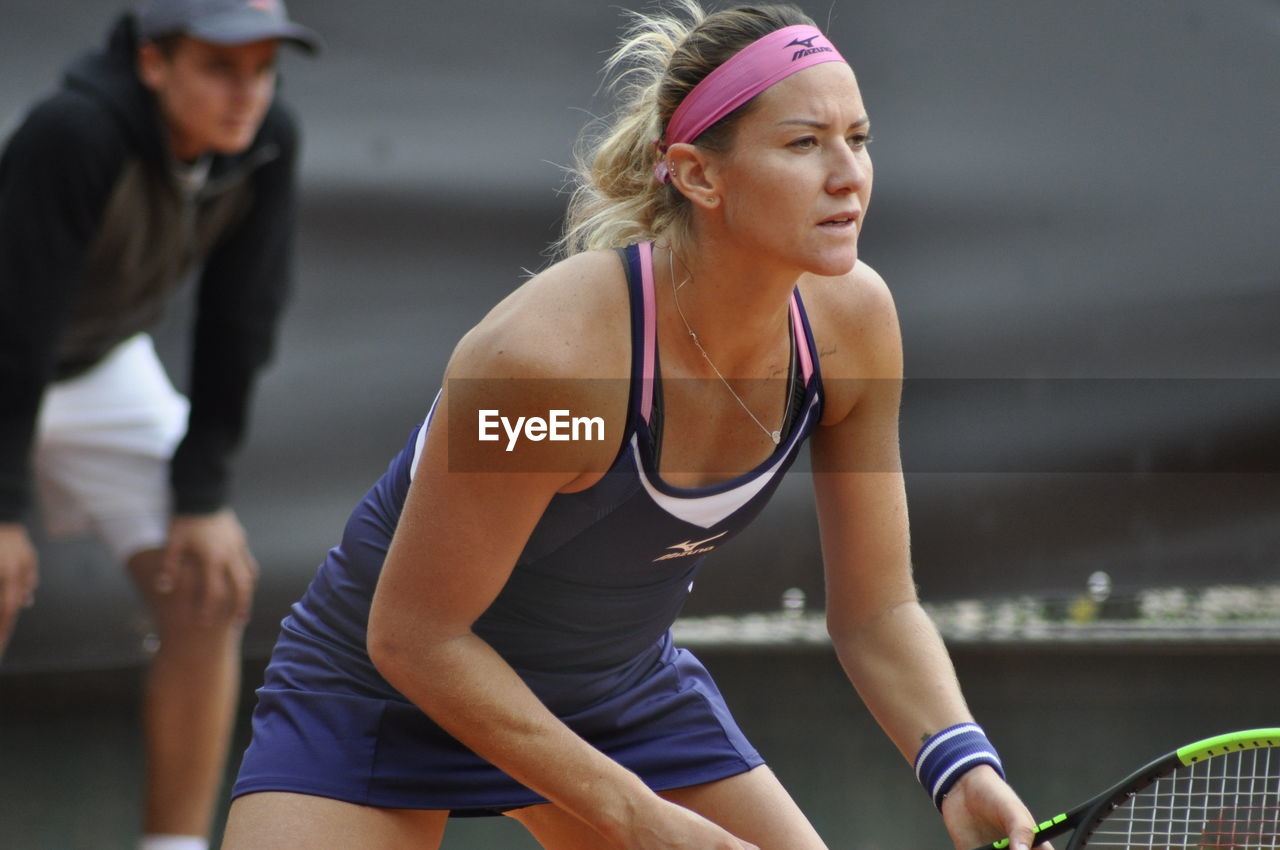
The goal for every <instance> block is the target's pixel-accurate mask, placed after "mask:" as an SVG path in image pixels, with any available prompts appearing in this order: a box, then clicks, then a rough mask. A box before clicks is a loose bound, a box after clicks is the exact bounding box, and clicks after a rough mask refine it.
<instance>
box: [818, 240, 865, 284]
mask: <svg viewBox="0 0 1280 850" xmlns="http://www.w3.org/2000/svg"><path fill="white" fill-rule="evenodd" d="M857 264H858V248H857V246H856V245H855V246H853V247H852V248H850V249H849V250H848V251H841V252H839V253H838V254H829V255H825V256H822V257H817V258H815V260H814V262H813V263H812V264H811V265H810V266H809V268H808V269H806V271H808V272H810V273H811V274H816V275H819V276H821V277H841V276H843V275H847V274H848V273H849V272H851V271H853V267H854V266H856V265H857Z"/></svg>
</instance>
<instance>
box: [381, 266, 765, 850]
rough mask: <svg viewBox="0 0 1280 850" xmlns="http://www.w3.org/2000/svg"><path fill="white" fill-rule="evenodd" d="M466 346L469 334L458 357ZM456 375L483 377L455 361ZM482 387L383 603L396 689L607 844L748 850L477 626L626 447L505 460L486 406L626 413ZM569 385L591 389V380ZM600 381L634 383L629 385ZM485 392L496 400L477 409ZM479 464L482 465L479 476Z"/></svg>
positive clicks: (400, 545)
mask: <svg viewBox="0 0 1280 850" xmlns="http://www.w3.org/2000/svg"><path fill="white" fill-rule="evenodd" d="M611 262H616V261H612V260H611ZM525 312H528V311H525ZM540 336H541V344H543V345H546V346H557V347H558V346H560V345H561V344H562V343H561V340H570V341H571V342H570V343H569V344H573V342H576V341H577V340H576V339H575V337H574V336H573V335H572V334H563V335H562V334H546V333H543V334H541V335H540ZM491 339H496V341H495V342H494V344H493V345H492V346H491V348H492V349H494V350H496V349H497V348H498V347H499V346H501V347H503V348H504V349H506V351H508V352H510V350H511V349H513V348H519V347H520V343H518V342H516V343H513V342H512V341H510V340H509V339H507V338H504V335H503V334H497V335H495V337H492V338H491ZM466 348H468V343H467V341H465V340H464V343H463V344H462V346H460V349H466ZM499 354H501V352H499ZM494 357H495V359H497V357H498V355H495V356H494ZM460 359H461V360H463V361H466V360H467V359H468V356H467V355H466V354H463V355H461V356H459V355H457V354H455V358H454V363H455V364H456V363H457V362H458V361H459V360H460ZM579 362H581V361H579ZM482 372H483V370H482ZM450 374H451V375H455V376H456V375H468V376H469V375H470V374H475V373H474V372H468V371H467V370H465V369H455V368H453V366H451V370H450ZM519 377H520V378H527V377H529V376H528V375H527V374H526V375H521V376H519ZM479 383H480V385H481V386H479V387H476V386H473V385H472V384H471V383H470V382H469V381H466V380H463V381H457V380H449V379H448V378H447V379H446V381H445V388H444V391H443V393H442V395H441V399H440V402H439V403H438V405H437V407H436V411H435V413H434V415H433V418H432V423H431V426H430V428H429V430H428V434H427V438H426V441H425V444H424V447H423V454H422V456H421V458H420V459H419V463H418V467H417V471H416V473H415V476H414V479H413V482H412V484H411V486H410V488H409V494H408V497H407V499H406V502H405V506H404V510H403V513H402V515H401V518H400V521H399V524H398V526H397V529H396V532H395V535H394V538H393V540H392V543H391V546H390V548H389V551H388V553H387V557H386V561H385V564H384V566H383V570H382V573H381V576H380V579H379V582H378V587H377V590H376V592H375V595H374V599H373V606H372V609H371V612H370V618H369V636H368V648H369V654H370V657H371V658H372V660H373V661H374V663H375V664H376V665H377V667H378V670H379V671H380V672H381V673H382V675H383V676H384V677H385V678H386V679H387V681H389V682H390V683H391V684H392V685H393V686H394V687H396V688H397V689H398V690H399V691H400V692H401V693H403V694H404V695H405V696H406V697H407V698H408V699H409V700H411V701H412V702H414V703H415V704H416V705H417V706H418V707H420V708H421V709H422V710H423V711H424V712H426V713H427V714H428V715H429V716H430V717H431V718H432V719H433V720H434V721H435V722H436V723H438V724H439V725H440V726H441V727H442V728H443V729H444V730H445V731H447V732H448V733H449V734H451V735H452V736H454V737H455V738H457V739H458V740H459V741H460V742H462V743H463V744H464V745H465V746H467V747H468V748H470V749H471V750H472V751H474V752H475V753H476V754H478V755H479V756H481V757H482V758H484V759H486V760H488V761H489V762H491V763H493V764H494V765H496V766H497V767H499V768H501V769H502V770H504V771H505V772H506V773H508V774H509V775H510V776H512V777H513V778H514V779H516V780H517V781H518V782H520V783H522V784H523V785H525V786H527V787H528V788H530V789H532V790H534V791H535V792H537V793H539V794H541V795H542V796H544V797H546V798H547V799H548V800H550V801H551V802H552V803H554V804H556V805H557V806H559V807H560V808H562V809H563V810H565V811H567V812H569V813H571V814H572V815H574V816H576V817H578V818H579V819H581V820H582V821H583V822H585V823H586V824H588V825H589V826H590V827H592V828H593V829H594V830H595V831H596V832H598V833H599V834H600V835H601V836H602V837H603V838H604V840H605V841H606V842H607V843H608V846H616V847H626V848H636V850H648V848H654V850H656V848H668V847H685V846H687V847H700V848H733V849H734V850H738V848H741V847H744V846H746V845H744V844H742V843H741V842H738V841H736V840H734V839H733V838H732V836H729V835H728V833H726V832H724V830H722V829H720V828H719V827H716V826H714V825H713V824H711V823H710V822H708V821H705V820H704V819H702V818H700V817H698V816H696V815H694V814H693V813H691V812H689V811H687V810H684V809H681V808H679V807H677V806H675V805H673V804H671V803H668V802H666V801H664V800H662V799H661V798H660V797H659V796H658V795H657V794H655V793H654V792H652V791H650V790H649V789H648V788H647V787H646V786H645V785H644V783H643V782H642V781H641V779H640V778H639V777H638V776H636V775H635V774H634V773H632V772H631V771H629V770H627V769H626V768H624V767H623V766H622V765H620V764H619V763H617V762H615V761H613V760H612V759H610V758H609V757H607V756H606V755H604V754H603V753H602V752H600V751H599V750H597V749H595V748H594V747H593V746H591V745H590V744H589V743H588V742H587V741H586V740H584V739H583V738H581V737H580V736H578V735H577V734H575V733H574V732H573V731H572V730H571V729H570V728H569V727H568V726H566V725H565V724H564V723H563V722H561V721H560V720H559V719H558V718H557V717H556V716H555V715H554V714H553V713H552V712H551V711H550V710H549V709H548V708H546V707H545V706H544V705H543V704H542V702H541V701H540V700H539V699H538V697H537V696H536V695H535V694H534V693H533V691H532V690H530V688H529V687H528V686H527V685H526V684H525V683H524V681H523V680H522V679H521V678H520V676H519V675H518V674H517V673H516V671H515V670H514V669H513V668H512V667H511V666H510V665H509V664H508V663H507V662H506V660H505V659H503V658H502V656H501V655H500V654H499V653H498V652H497V651H496V650H495V649H494V647H493V646H491V645H490V644H488V643H487V642H486V641H484V640H483V639H481V638H480V637H479V636H478V635H476V633H475V632H474V631H473V628H472V627H473V625H474V623H475V622H476V620H477V619H478V618H479V617H480V616H481V614H483V613H484V611H485V610H486V609H487V608H488V607H489V605H490V604H491V603H492V602H493V600H494V599H495V598H496V597H497V596H498V594H499V593H500V592H501V591H502V589H503V587H504V585H505V584H506V582H507V580H508V578H509V577H510V575H511V573H512V571H513V569H514V568H515V564H516V562H517V559H518V558H519V556H520V553H521V551H522V549H523V548H524V546H525V544H526V541H527V540H528V539H529V536H530V534H531V533H532V531H533V529H534V527H535V526H536V524H537V522H538V520H539V519H540V517H541V515H542V513H543V511H544V509H545V508H546V506H547V504H548V502H549V501H550V500H551V499H552V498H553V496H554V495H555V494H556V493H557V492H558V491H561V490H567V489H579V488H580V487H581V486H585V483H584V481H585V480H587V479H589V478H590V477H591V476H592V475H598V474H599V473H602V472H603V471H604V469H606V468H607V467H608V465H609V463H610V461H611V459H612V453H613V451H614V449H616V445H617V444H616V443H614V438H617V439H619V440H620V437H621V431H620V430H614V431H612V432H610V431H609V427H608V425H606V435H607V438H608V442H609V443H610V446H609V447H607V448H604V449H601V448H600V446H601V445H602V444H599V443H593V444H586V443H554V444H553V443H549V442H541V443H536V444H533V443H529V442H528V441H525V442H523V443H521V444H520V446H518V447H517V449H516V450H515V451H513V452H511V453H507V452H505V450H504V447H503V446H502V445H501V444H500V443H492V442H488V443H483V444H482V443H480V442H479V441H478V440H477V438H476V437H477V434H476V430H475V426H474V423H475V421H476V420H475V417H474V413H475V411H476V410H477V409H478V408H482V407H483V408H497V409H499V410H501V411H503V413H504V414H506V413H514V412H516V411H519V412H520V413H528V412H532V411H533V410H536V409H541V410H542V411H544V412H545V411H546V410H548V409H550V408H551V407H567V408H570V409H574V410H584V411H586V410H590V411H592V412H593V413H595V412H604V413H605V414H606V415H605V416H604V418H605V420H606V423H620V422H621V420H622V419H623V418H625V417H624V414H625V409H626V398H625V393H621V392H615V393H613V394H612V395H610V396H609V398H610V399H611V401H609V402H607V403H606V404H605V406H603V407H600V406H594V398H582V397H578V396H573V395H572V393H573V392H575V391H576V389H572V388H571V389H570V390H569V392H570V394H571V397H569V398H567V399H566V398H563V397H554V398H551V397H548V395H547V394H548V393H550V394H551V395H552V396H554V395H555V393H556V392H557V391H558V390H557V387H560V386H561V383H560V382H557V381H554V380H548V379H547V378H546V377H545V373H543V374H541V375H539V377H538V378H536V379H530V380H523V379H518V380H507V379H505V378H501V379H499V380H496V381H481V382H479ZM564 383H565V384H568V385H573V387H574V388H581V387H582V386H583V385H584V384H585V383H591V382H582V381H576V382H575V381H568V382H564ZM595 383H596V385H597V386H599V384H600V383H601V382H595ZM603 383H605V384H607V385H608V386H609V387H625V382H618V381H609V382H603ZM479 390H485V391H486V392H485V393H484V397H483V398H482V399H479V400H478V402H477V399H476V395H477V394H478V393H479ZM589 392H599V390H590V391H589ZM527 394H532V397H531V396H530V395H527ZM615 396H616V397H615ZM610 405H611V406H610ZM463 411H465V412H466V413H462V412H463ZM468 414H470V415H468ZM450 426H453V427H450ZM588 446H589V448H588ZM526 450H528V451H527V452H526ZM477 469H482V470H484V471H469V470H477Z"/></svg>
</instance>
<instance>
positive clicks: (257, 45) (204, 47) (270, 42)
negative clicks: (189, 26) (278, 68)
mask: <svg viewBox="0 0 1280 850" xmlns="http://www.w3.org/2000/svg"><path fill="white" fill-rule="evenodd" d="M279 44H280V42H279V40H278V39H274V38H269V39H264V40H262V41H251V42H249V43H247V44H214V43H213V42H210V41H201V40H200V39H198V38H195V37H193V36H189V35H188V36H183V38H182V40H181V42H180V43H179V45H178V50H177V54H180V55H186V56H187V57H189V58H192V59H219V60H222V61H226V62H237V63H238V62H247V63H256V62H262V61H265V60H268V59H271V58H272V57H274V56H275V54H276V50H277V49H278V47H279Z"/></svg>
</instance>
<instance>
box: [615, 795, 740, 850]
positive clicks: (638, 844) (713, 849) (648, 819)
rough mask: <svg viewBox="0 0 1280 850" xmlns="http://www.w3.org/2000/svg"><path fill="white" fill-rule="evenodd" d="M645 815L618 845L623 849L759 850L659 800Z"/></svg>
mask: <svg viewBox="0 0 1280 850" xmlns="http://www.w3.org/2000/svg"><path fill="white" fill-rule="evenodd" d="M646 815H647V816H642V817H639V818H637V820H636V822H635V823H634V824H633V826H632V828H631V829H630V830H629V831H628V832H627V833H626V834H625V835H623V836H622V838H621V840H620V842H618V845H617V846H619V847H622V848H626V850H759V848H758V847H757V846H756V845H754V844H752V843H750V842H748V841H743V840H742V839H740V838H735V837H734V836H732V835H730V834H729V833H728V832H726V831H725V830H723V829H721V828H720V827H719V826H716V825H715V824H714V823H712V822H711V821H709V820H707V819H706V818H704V817H703V816H702V815H700V814H698V813H696V812H694V811H691V810H689V809H686V808H684V807H683V806H678V805H676V804H675V803H670V802H667V801H666V800H662V799H660V798H659V799H658V804H657V806H656V807H655V808H654V809H652V810H649V811H647V812H646Z"/></svg>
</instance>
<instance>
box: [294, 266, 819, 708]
mask: <svg viewBox="0 0 1280 850" xmlns="http://www.w3.org/2000/svg"><path fill="white" fill-rule="evenodd" d="M620 254H621V255H622V258H623V262H624V264H625V267H626V277H627V282H628V287H629V290H630V298H631V315H632V321H631V327H632V339H631V346H632V367H631V389H630V397H629V400H628V411H627V423H628V424H627V428H626V432H625V435H624V438H623V440H622V444H621V447H620V449H619V451H618V454H617V456H616V458H615V459H614V462H613V464H612V465H611V467H610V469H609V470H608V472H606V473H605V475H604V476H603V477H602V478H601V479H600V481H599V482H598V483H596V484H595V485H593V486H591V487H589V488H587V489H585V490H582V491H580V492H577V493H567V494H557V495H556V496H554V497H553V498H552V499H551V501H550V502H549V504H548V506H547V508H546V510H545V512H544V514H543V516H542V518H541V519H540V520H539V522H538V524H537V526H536V527H535V528H534V530H533V533H532V534H531V535H530V537H529V540H528V542H527V543H526V545H525V547H524V550H523V551H522V552H521V554H520V556H519V559H518V562H517V564H516V566H515V569H514V570H513V572H512V574H511V577H510V580H509V581H508V582H507V584H506V585H505V586H504V588H503V589H502V591H501V592H500V593H499V595H498V597H497V598H496V599H495V600H494V601H493V603H492V604H491V605H490V607H489V608H488V609H487V610H486V611H485V612H484V614H483V615H482V616H481V617H480V618H479V620H477V622H476V623H475V626H474V630H475V632H476V634H477V635H479V636H480V637H481V638H483V639H484V640H485V641H487V642H488V643H489V644H490V645H492V646H493V647H494V649H495V650H497V652H498V653H499V654H500V655H501V656H502V657H503V658H504V659H506V661H507V662H508V663H510V664H511V665H512V666H513V667H514V668H515V669H516V670H517V671H519V672H521V673H522V674H523V675H525V676H526V679H530V678H532V679H535V680H536V679H538V678H540V674H547V675H553V677H554V678H555V679H556V680H557V681H562V679H561V674H567V675H569V676H570V677H572V675H573V674H574V673H583V674H587V675H586V676H585V678H587V679H590V678H592V674H596V675H598V674H601V673H604V672H605V671H610V670H612V671H621V670H623V669H636V662H637V661H640V660H641V659H642V658H645V657H648V656H651V655H656V654H657V653H659V652H660V651H661V648H662V647H663V646H664V645H666V644H667V643H668V642H669V629H670V627H671V625H672V622H673V621H674V620H675V618H676V616H677V615H678V614H679V612H680V609H681V608H682V606H683V605H684V602H685V599H686V598H687V596H688V594H689V592H690V590H691V589H692V586H693V581H694V579H695V577H696V575H697V573H698V570H699V568H700V567H701V566H702V563H703V560H704V559H705V557H706V555H707V554H708V553H710V552H712V551H714V550H715V549H717V548H719V547H721V546H723V545H724V544H725V543H727V542H728V541H730V540H732V539H733V537H734V536H735V535H737V534H738V533H739V532H740V531H742V530H743V529H744V528H745V527H746V526H747V525H748V524H749V523H750V522H751V520H752V519H754V518H755V517H756V515H757V514H759V513H760V511H761V510H762V509H763V508H764V506H765V504H766V503H767V502H768V500H769V498H770V496H771V495H772V494H773V492H774V491H775V490H776V488H777V486H778V484H779V483H780V481H781V479H782V475H783V474H784V473H785V472H786V471H787V469H788V468H790V466H791V465H792V463H794V461H795V458H796V456H797V454H798V453H799V451H800V449H801V445H802V444H803V442H804V441H805V439H806V438H807V437H808V436H809V434H810V433H811V432H812V431H813V429H814V427H815V426H816V424H817V422H818V420H819V418H820V417H821V412H822V387H821V378H820V375H819V373H818V356H817V351H816V348H815V346H814V342H813V335H812V332H811V330H810V327H809V323H808V319H807V317H806V316H805V312H804V307H803V305H802V303H801V300H800V296H799V293H798V292H794V293H793V294H792V299H791V318H792V336H793V339H794V346H793V348H794V350H793V352H792V358H793V363H795V364H798V366H797V368H796V369H795V370H794V374H795V377H794V382H793V390H794V391H793V393H792V398H793V405H792V407H791V409H790V413H789V415H788V417H787V422H786V427H785V429H784V436H783V438H782V440H781V442H780V444H779V445H778V446H777V448H776V449H775V450H774V452H773V453H772V454H771V455H770V456H769V457H768V458H766V459H765V460H764V461H763V462H762V463H760V464H759V465H758V466H757V467H756V468H754V469H752V470H750V471H748V472H746V473H744V474H743V475H740V476H737V477H735V478H733V479H731V480H729V481H725V482H721V483H717V484H714V485H711V486H706V487H697V488H680V487H674V486H671V485H670V484H667V483H666V482H664V481H663V480H662V479H661V477H660V476H659V474H658V464H657V454H658V451H659V449H660V445H661V434H660V419H661V417H660V412H661V383H660V380H659V376H658V368H657V354H658V352H657V341H656V340H657V337H656V322H655V320H654V315H655V308H654V296H653V269H652V246H651V245H650V244H648V243H642V244H639V245H632V246H629V247H627V248H626V249H624V250H622V251H620ZM437 400H438V397H437ZM432 412H433V413H434V405H433V407H432ZM431 422H432V416H431V414H428V416H427V418H426V420H425V421H424V422H423V424H422V425H421V426H420V427H419V428H418V429H416V430H415V432H414V433H413V434H412V435H411V436H410V439H409V441H408V443H407V445H406V446H405V448H404V449H403V450H402V451H401V452H400V453H399V454H398V455H397V456H396V457H395V459H394V460H393V461H392V463H391V465H390V467H389V468H388V469H387V471H386V473H385V474H384V475H383V476H382V478H381V479H379V481H378V482H377V483H376V484H375V485H374V486H373V487H372V488H371V489H370V490H369V492H368V493H367V494H366V495H365V497H364V499H363V500H362V501H361V503H360V504H359V505H358V506H357V507H356V510H355V511H354V512H353V513H352V515H351V518H350V520H349V521H348V523H347V526H346V530H345V532H344V534H343V538H342V542H341V544H340V545H338V546H336V547H335V548H333V549H332V550H330V552H329V554H328V557H327V558H326V560H325V562H324V564H323V565H322V566H321V567H320V570H319V572H318V574H317V575H316V578H315V580H314V581H313V582H312V584H311V586H310V587H309V588H308V590H307V593H306V595H305V596H304V597H303V599H302V600H300V601H299V602H298V603H296V604H295V605H294V606H293V609H292V613H291V615H290V617H288V618H286V620H285V622H284V628H285V630H286V632H289V631H292V632H295V633H301V634H302V635H306V636H307V637H309V638H311V639H312V640H320V641H322V642H323V643H325V644H326V645H327V646H328V648H329V650H330V651H331V652H337V653H340V655H341V656H345V659H335V661H337V662H338V663H340V664H341V666H342V668H343V669H344V671H345V672H347V673H353V672H354V673H357V676H358V678H360V679H361V680H363V685H364V687H358V688H356V689H357V690H359V691H362V692H365V693H368V695H383V694H385V692H386V691H388V690H390V686H389V685H387V684H386V683H385V682H384V681H383V680H382V678H381V676H379V675H378V674H377V672H376V670H375V669H374V668H373V666H372V664H371V663H370V662H369V661H368V657H367V654H366V652H365V649H364V647H365V637H366V629H367V624H368V616H369V606H370V602H371V599H372V596H373V590H374V587H375V585H376V583H377V578H378V573H379V571H380V570H381V567H382V562H383V559H384V558H385V556H386V552H387V548H388V546H389V543H390V540H391V536H392V534H393V533H394V531H395V526H396V523H397V521H398V519H399V516H400V512H401V510H402V508H403V506H404V501H405V496H406V494H407V492H408V489H409V483H410V480H411V478H412V476H413V474H414V471H415V469H416V466H417V461H418V457H419V455H420V453H421V449H422V445H423V443H424V441H425V436H426V432H427V429H429V428H430V427H431ZM641 666H642V665H641ZM535 690H541V689H539V688H535ZM541 695H542V696H544V699H545V698H546V696H547V695H546V694H541ZM565 696H569V695H568V694H566V695H565ZM579 696H585V695H582V694H580V695H579Z"/></svg>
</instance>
